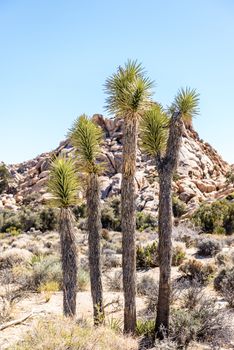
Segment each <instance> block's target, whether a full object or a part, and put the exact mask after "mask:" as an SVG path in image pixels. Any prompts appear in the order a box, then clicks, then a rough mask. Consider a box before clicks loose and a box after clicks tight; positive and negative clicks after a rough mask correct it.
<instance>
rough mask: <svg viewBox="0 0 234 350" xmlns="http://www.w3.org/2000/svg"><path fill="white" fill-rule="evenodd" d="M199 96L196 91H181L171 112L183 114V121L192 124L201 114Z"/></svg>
mask: <svg viewBox="0 0 234 350" xmlns="http://www.w3.org/2000/svg"><path fill="white" fill-rule="evenodd" d="M198 105H199V94H198V93H197V92H196V90H195V89H191V88H189V87H186V88H185V89H183V88H182V89H180V90H179V92H178V93H177V95H176V97H175V100H174V102H173V104H172V107H171V111H172V112H173V111H178V112H181V115H182V119H183V121H185V122H190V121H191V120H192V118H193V117H194V116H195V115H197V114H198V113H199V108H198Z"/></svg>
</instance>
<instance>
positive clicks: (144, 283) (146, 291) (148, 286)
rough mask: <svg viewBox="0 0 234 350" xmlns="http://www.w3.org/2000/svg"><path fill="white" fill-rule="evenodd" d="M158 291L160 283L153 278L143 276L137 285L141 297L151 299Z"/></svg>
mask: <svg viewBox="0 0 234 350" xmlns="http://www.w3.org/2000/svg"><path fill="white" fill-rule="evenodd" d="M157 290H158V283H157V282H155V280H154V278H152V277H151V276H148V275H145V276H142V277H141V278H140V279H139V281H138V283H137V293H138V294H139V295H145V296H147V297H151V296H152V295H153V294H154V293H155V294H157Z"/></svg>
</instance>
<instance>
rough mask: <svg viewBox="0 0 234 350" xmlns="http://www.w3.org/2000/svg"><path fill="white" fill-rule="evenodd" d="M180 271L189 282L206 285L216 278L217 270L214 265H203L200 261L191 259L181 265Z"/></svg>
mask: <svg viewBox="0 0 234 350" xmlns="http://www.w3.org/2000/svg"><path fill="white" fill-rule="evenodd" d="M179 270H180V271H181V272H182V273H183V275H184V276H185V277H186V278H188V279H189V280H191V281H193V280H196V281H198V282H200V283H202V284H206V283H208V282H209V281H210V279H211V278H212V277H213V276H214V273H215V270H216V268H215V266H214V265H213V264H212V263H202V262H201V261H199V260H196V259H191V260H187V261H185V262H184V263H183V264H182V265H180V266H179Z"/></svg>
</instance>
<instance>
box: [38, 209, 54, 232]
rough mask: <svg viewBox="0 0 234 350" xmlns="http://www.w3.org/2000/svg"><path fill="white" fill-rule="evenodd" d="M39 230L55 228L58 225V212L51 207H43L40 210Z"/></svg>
mask: <svg viewBox="0 0 234 350" xmlns="http://www.w3.org/2000/svg"><path fill="white" fill-rule="evenodd" d="M39 218H40V230H41V231H42V232H45V231H53V230H55V229H56V228H57V225H58V213H57V211H56V210H55V209H53V208H45V209H42V210H41V211H40V214H39Z"/></svg>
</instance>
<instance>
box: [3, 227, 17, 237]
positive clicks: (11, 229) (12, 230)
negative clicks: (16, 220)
mask: <svg viewBox="0 0 234 350" xmlns="http://www.w3.org/2000/svg"><path fill="white" fill-rule="evenodd" d="M6 232H7V233H9V234H10V235H11V236H19V235H20V234H21V229H19V228H16V227H14V226H10V227H8V228H7V229H6Z"/></svg>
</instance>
